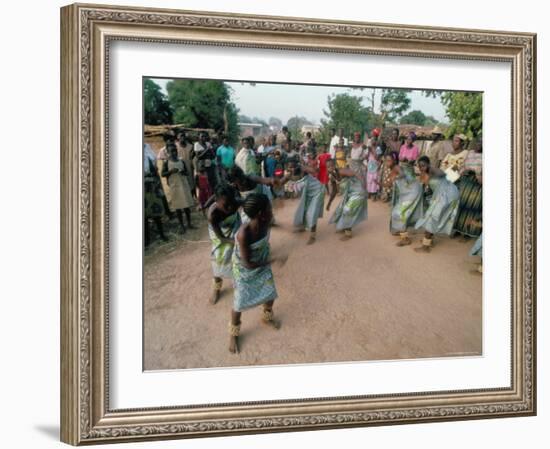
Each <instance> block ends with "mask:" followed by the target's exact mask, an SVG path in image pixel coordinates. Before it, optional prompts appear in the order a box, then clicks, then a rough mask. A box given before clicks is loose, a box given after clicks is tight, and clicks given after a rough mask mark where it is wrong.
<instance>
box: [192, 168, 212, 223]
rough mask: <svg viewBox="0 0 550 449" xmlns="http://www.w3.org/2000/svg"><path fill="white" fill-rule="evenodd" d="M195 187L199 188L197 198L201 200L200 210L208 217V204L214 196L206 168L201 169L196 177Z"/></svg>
mask: <svg viewBox="0 0 550 449" xmlns="http://www.w3.org/2000/svg"><path fill="white" fill-rule="evenodd" d="M195 185H196V186H197V198H198V199H199V209H200V210H202V213H203V214H204V215H205V216H206V202H207V201H208V199H209V198H210V197H211V196H212V195H213V192H212V188H211V187H210V183H209V182H208V175H207V173H206V170H205V169H204V167H201V169H200V170H199V172H198V173H197V175H196V176H195Z"/></svg>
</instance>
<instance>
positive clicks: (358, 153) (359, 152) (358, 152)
mask: <svg viewBox="0 0 550 449" xmlns="http://www.w3.org/2000/svg"><path fill="white" fill-rule="evenodd" d="M365 152H366V150H365V149H364V148H363V144H360V145H359V146H358V147H357V148H353V144H352V146H351V152H350V157H351V158H352V159H355V160H359V159H363V158H364V157H365Z"/></svg>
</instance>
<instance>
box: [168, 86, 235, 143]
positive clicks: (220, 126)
mask: <svg viewBox="0 0 550 449" xmlns="http://www.w3.org/2000/svg"><path fill="white" fill-rule="evenodd" d="M166 90H167V91H168V99H169V101H170V105H171V106H172V109H173V111H174V121H175V122H176V123H183V124H185V125H186V126H188V127H191V128H211V129H214V130H215V131H217V132H224V133H226V134H227V135H228V137H229V139H230V140H231V141H232V142H235V140H236V138H237V136H238V133H239V129H238V125H237V122H238V120H237V115H238V109H237V107H236V106H235V104H234V103H233V102H232V101H231V89H230V87H228V86H227V84H225V83H224V82H223V81H215V80H190V79H185V80H173V81H170V82H169V83H168V84H167V85H166Z"/></svg>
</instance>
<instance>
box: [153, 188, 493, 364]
mask: <svg viewBox="0 0 550 449" xmlns="http://www.w3.org/2000/svg"><path fill="white" fill-rule="evenodd" d="M338 199H339V198H338V197H337V198H336V200H335V204H333V207H332V209H334V207H335V206H336V204H337V201H338ZM296 205H297V200H284V201H282V202H281V203H280V204H279V207H277V208H276V209H275V217H276V219H277V222H278V223H279V226H278V227H275V228H273V230H272V234H271V235H272V237H271V248H272V253H273V256H274V257H275V258H277V257H281V258H282V259H284V258H285V257H287V256H288V259H287V260H286V262H285V263H281V262H276V263H274V265H273V272H274V276H275V285H276V287H277V291H278V293H279V298H278V299H277V300H276V301H275V306H274V311H275V315H276V316H277V318H278V319H280V320H281V321H282V327H281V329H279V330H274V329H271V328H269V327H267V326H265V325H264V324H262V323H261V322H260V316H261V310H260V308H257V309H252V310H250V311H247V312H244V313H243V315H242V326H241V337H240V348H241V352H240V353H239V354H237V355H235V354H231V353H229V351H228V349H227V347H228V340H229V337H228V330H227V327H228V322H229V318H230V312H231V306H232V300H233V293H232V288H231V282H230V281H227V280H225V281H224V287H223V291H222V296H221V298H220V301H219V302H218V303H217V304H216V305H211V304H210V303H209V302H208V299H209V296H210V292H211V290H210V289H211V283H212V272H211V266H210V260H209V255H210V244H209V242H208V234H207V230H206V223H205V221H204V219H203V218H202V216H200V215H198V214H194V220H195V222H196V223H197V224H200V229H199V230H197V231H192V232H188V233H187V234H186V235H185V239H187V240H183V239H182V238H181V237H173V240H172V241H171V242H170V243H167V244H163V245H160V244H154V245H153V247H152V248H151V249H148V250H147V252H146V255H145V261H144V286H145V291H144V369H145V370H161V369H181V368H207V367H226V366H244V365H279V364H290V363H319V362H337V361H361V360H382V359H385V360H388V359H403V358H407V359H409V358H424V357H446V356H468V355H480V354H481V351H482V301H481V296H482V294H481V291H482V279H481V276H479V275H475V274H472V273H471V271H472V269H474V268H475V263H476V262H477V261H478V260H479V259H478V258H474V257H470V256H469V255H468V252H469V250H470V248H471V245H472V244H473V242H472V241H470V242H469V243H463V242H460V241H458V240H451V239H448V238H436V240H435V246H434V248H433V250H432V252H431V253H430V254H419V253H416V252H414V251H413V249H412V248H413V247H416V246H418V245H419V244H420V240H421V235H420V234H418V235H415V236H414V243H413V245H412V246H408V247H404V248H398V247H396V246H395V242H396V241H397V239H398V238H397V237H393V236H391V234H390V233H389V231H388V214H389V206H388V205H387V204H382V203H380V202H372V201H369V205H368V211H369V217H368V220H367V221H365V222H363V223H361V224H360V225H359V226H357V227H356V228H355V229H354V236H353V238H352V239H351V240H349V241H346V242H341V241H340V240H339V237H340V234H336V233H335V229H334V226H332V225H328V218H329V217H330V214H331V212H332V211H331V212H329V213H328V214H327V213H325V216H324V217H323V218H322V219H321V220H320V222H319V224H318V231H317V242H316V243H315V244H314V245H311V246H308V245H306V241H307V238H308V235H307V233H299V234H296V233H293V232H292V226H291V223H292V218H293V214H294V211H295V209H296Z"/></svg>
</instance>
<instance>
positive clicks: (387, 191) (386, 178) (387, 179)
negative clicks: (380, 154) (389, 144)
mask: <svg viewBox="0 0 550 449" xmlns="http://www.w3.org/2000/svg"><path fill="white" fill-rule="evenodd" d="M396 165H397V154H396V153H394V152H389V153H388V154H386V156H384V163H383V164H382V166H381V167H380V199H381V200H382V201H383V202H385V203H387V202H389V201H390V200H391V198H392V194H393V183H394V181H395V177H396V172H395V166H396Z"/></svg>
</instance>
